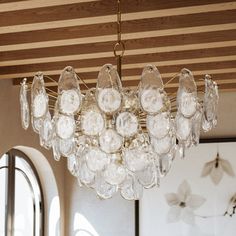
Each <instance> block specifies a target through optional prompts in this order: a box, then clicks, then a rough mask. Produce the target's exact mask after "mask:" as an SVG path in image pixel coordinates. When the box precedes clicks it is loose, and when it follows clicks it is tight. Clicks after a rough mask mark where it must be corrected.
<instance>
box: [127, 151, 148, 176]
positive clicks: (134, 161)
mask: <svg viewBox="0 0 236 236" xmlns="http://www.w3.org/2000/svg"><path fill="white" fill-rule="evenodd" d="M124 160H125V164H126V166H127V168H128V169H129V170H130V171H132V172H135V171H140V170H143V169H144V168H145V167H146V166H147V165H148V162H149V155H148V153H146V152H143V151H142V150H141V149H139V148H134V149H126V150H125V151H124Z"/></svg>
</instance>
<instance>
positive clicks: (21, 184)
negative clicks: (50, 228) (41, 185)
mask: <svg viewBox="0 0 236 236" xmlns="http://www.w3.org/2000/svg"><path fill="white" fill-rule="evenodd" d="M33 206H34V201H33V195H32V189H31V188H30V184H29V182H28V181H27V178H26V177H25V176H24V175H23V173H22V172H20V171H19V170H16V172H15V225H14V236H25V235H34V207H33Z"/></svg>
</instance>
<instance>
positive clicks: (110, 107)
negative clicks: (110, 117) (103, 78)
mask: <svg viewBox="0 0 236 236" xmlns="http://www.w3.org/2000/svg"><path fill="white" fill-rule="evenodd" d="M120 105H121V95H120V93H119V92H118V91H117V90H115V89H113V88H105V89H101V90H100V91H99V93H98V106H99V107H100V109H101V110H102V111H103V112H105V113H113V112H115V111H117V110H118V109H119V108H120Z"/></svg>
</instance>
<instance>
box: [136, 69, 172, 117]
mask: <svg viewBox="0 0 236 236" xmlns="http://www.w3.org/2000/svg"><path fill="white" fill-rule="evenodd" d="M166 97H167V96H166V94H165V92H164V86H163V81H162V78H161V75H160V73H159V71H158V70H157V68H156V67H155V66H152V65H149V66H146V67H145V68H144V69H143V73H142V76H141V81H140V83H139V100H140V104H141V107H142V109H143V111H145V112H146V113H148V114H156V113H158V112H160V111H161V110H162V109H164V108H165V106H166Z"/></svg>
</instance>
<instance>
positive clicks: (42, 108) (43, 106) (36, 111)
mask: <svg viewBox="0 0 236 236" xmlns="http://www.w3.org/2000/svg"><path fill="white" fill-rule="evenodd" d="M47 105H48V99H47V97H46V96H45V94H43V93H40V94H37V95H36V96H35V98H34V100H33V116H34V117H35V118H40V117H42V116H44V115H45V114H46V112H47Z"/></svg>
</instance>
